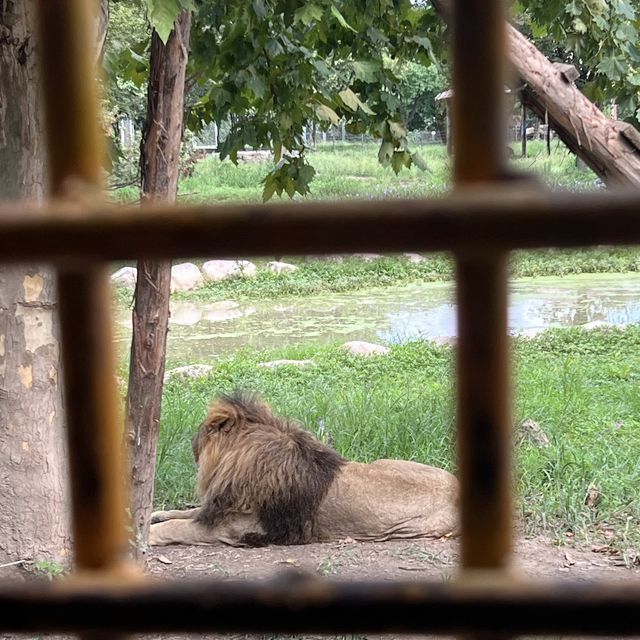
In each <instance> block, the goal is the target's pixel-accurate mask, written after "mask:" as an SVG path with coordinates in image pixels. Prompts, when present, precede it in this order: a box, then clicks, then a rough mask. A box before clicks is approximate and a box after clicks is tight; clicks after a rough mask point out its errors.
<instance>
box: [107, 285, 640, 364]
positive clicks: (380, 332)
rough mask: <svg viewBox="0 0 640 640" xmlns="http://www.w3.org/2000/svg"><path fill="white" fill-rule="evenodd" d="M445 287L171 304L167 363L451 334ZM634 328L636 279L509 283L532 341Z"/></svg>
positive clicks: (638, 306) (120, 323) (125, 314)
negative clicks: (570, 330) (558, 330)
mask: <svg viewBox="0 0 640 640" xmlns="http://www.w3.org/2000/svg"><path fill="white" fill-rule="evenodd" d="M453 293H454V292H453V285H452V283H418V284H411V285H407V286H399V287H392V288H383V289H369V290H364V291H355V292H350V293H336V294H327V295H323V296H321V297H320V296H319V297H312V298H302V299H295V298H292V299H286V300H285V299H283V300H268V301H264V302H263V301H252V302H242V303H236V302H233V301H224V302H218V303H199V302H185V301H173V302H172V304H171V325H170V332H169V344H168V357H169V358H170V359H171V360H173V361H184V362H197V361H202V360H205V361H207V360H211V359H212V358H216V357H221V356H224V355H227V354H230V353H232V352H233V351H235V350H236V349H239V348H242V347H253V348H256V349H267V348H274V347H283V346H287V345H294V344H299V343H315V344H330V343H335V342H337V341H340V342H343V341H344V342H346V341H348V340H367V341H371V342H378V343H384V344H390V343H397V342H404V341H407V340H413V339H441V340H444V339H448V338H451V337H454V336H455V335H456V318H455V304H454V302H453ZM130 316H131V313H130V311H128V310H123V311H120V312H119V313H118V314H117V318H116V341H117V343H118V347H119V349H120V352H121V353H122V354H124V353H125V352H126V351H127V349H128V342H129V339H130V335H131V320H130ZM637 322H640V274H597V275H594V274H586V275H578V276H575V275H572V276H567V277H549V278H535V279H524V280H514V281H512V282H511V284H510V301H509V327H510V330H511V332H512V333H520V334H525V335H535V334H536V333H539V332H540V331H543V330H544V329H546V328H549V327H569V326H579V325H581V326H585V327H593V326H599V325H601V324H606V325H612V326H625V325H627V324H633V323H637Z"/></svg>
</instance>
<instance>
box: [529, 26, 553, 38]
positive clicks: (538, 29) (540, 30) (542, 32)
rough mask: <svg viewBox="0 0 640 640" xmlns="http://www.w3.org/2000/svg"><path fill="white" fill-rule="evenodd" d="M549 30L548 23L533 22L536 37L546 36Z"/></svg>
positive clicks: (533, 31) (532, 28)
mask: <svg viewBox="0 0 640 640" xmlns="http://www.w3.org/2000/svg"><path fill="white" fill-rule="evenodd" d="M548 32H549V31H548V29H547V25H546V24H537V23H536V22H532V23H531V34H532V35H533V37H534V38H545V37H546V36H547V34H548Z"/></svg>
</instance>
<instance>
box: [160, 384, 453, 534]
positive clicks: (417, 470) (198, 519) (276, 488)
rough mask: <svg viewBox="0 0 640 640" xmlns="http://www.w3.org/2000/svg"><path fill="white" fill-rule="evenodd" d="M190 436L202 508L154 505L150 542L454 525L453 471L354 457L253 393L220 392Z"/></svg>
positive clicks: (449, 528)
mask: <svg viewBox="0 0 640 640" xmlns="http://www.w3.org/2000/svg"><path fill="white" fill-rule="evenodd" d="M192 444H193V453H194V456H195V459H196V463H197V464H198V479H197V485H198V492H199V495H200V498H201V501H202V506H201V507H199V508H196V509H190V510H187V511H159V512H156V513H154V514H153V516H152V520H151V521H152V523H153V524H152V525H151V531H150V535H149V542H150V544H152V545H166V544H216V543H226V544H230V545H235V546H239V545H246V546H260V545H267V544H281V545H284V544H305V543H309V542H331V541H337V540H341V539H344V538H348V537H349V538H353V539H354V540H371V541H382V540H390V539H394V538H431V537H440V536H444V535H447V534H451V533H454V532H455V530H456V528H457V501H458V482H457V480H456V478H455V477H454V476H453V475H451V474H450V473H448V472H447V471H443V470H442V469H436V468H434V467H429V466H426V465H423V464H419V463H417V462H408V461H403V460H376V461H375V462H372V463H370V464H363V463H360V462H348V461H347V460H345V459H344V458H343V457H342V456H340V455H339V454H338V453H336V452H335V451H334V450H333V449H331V448H330V447H328V446H326V445H325V444H323V443H322V442H320V441H319V440H317V439H316V438H315V437H314V436H313V435H312V434H311V433H309V432H308V431H306V430H305V429H303V428H301V427H300V426H299V425H298V424H296V423H295V422H292V421H289V420H285V419H282V418H278V417H276V416H274V415H273V413H272V412H271V409H270V408H269V407H268V406H267V405H265V404H263V403H261V402H259V401H258V400H256V399H255V398H253V397H249V396H246V395H242V394H235V395H233V396H222V397H221V398H220V399H218V400H216V401H215V402H214V403H213V404H212V406H211V409H210V410H209V414H208V415H207V417H206V419H205V421H204V422H203V423H202V424H201V425H200V427H199V429H198V431H197V433H196V434H195V436H194V438H193V442H192Z"/></svg>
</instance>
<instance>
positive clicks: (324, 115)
mask: <svg viewBox="0 0 640 640" xmlns="http://www.w3.org/2000/svg"><path fill="white" fill-rule="evenodd" d="M313 108H314V110H315V112H316V115H317V116H318V118H320V119H321V120H325V121H326V122H330V123H331V124H334V125H335V124H338V123H339V122H340V118H339V117H338V114H337V113H336V112H335V111H334V110H333V109H332V108H331V107H328V106H327V105H326V104H322V103H321V102H316V103H315V104H314V105H313Z"/></svg>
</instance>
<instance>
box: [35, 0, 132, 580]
mask: <svg viewBox="0 0 640 640" xmlns="http://www.w3.org/2000/svg"><path fill="white" fill-rule="evenodd" d="M90 5H91V3H90V2H87V1H86V0H39V2H38V7H39V20H40V37H41V56H42V57H41V59H42V64H43V81H44V94H45V109H46V116H47V119H46V120H47V140H48V153H49V175H50V183H51V184H50V191H51V193H53V194H54V195H60V196H62V195H65V196H69V197H76V198H80V199H83V198H87V197H99V195H98V194H99V190H100V174H101V166H100V154H101V145H100V134H99V129H98V125H99V117H98V110H97V101H96V89H95V78H94V74H95V69H94V60H95V55H94V53H93V52H94V49H95V46H96V44H95V43H94V42H92V40H91V36H92V34H94V29H93V27H92V22H91V16H90V14H89V8H90ZM58 282H59V303H60V319H61V333H62V347H63V353H62V356H63V357H62V361H63V373H64V381H65V412H66V420H67V431H68V442H69V458H70V474H71V495H72V501H73V537H74V553H75V562H76V566H77V567H78V568H80V569H105V568H109V567H113V566H114V565H115V564H117V563H119V561H120V560H121V559H122V558H123V556H124V554H125V553H126V551H127V544H128V541H127V535H126V529H125V499H124V496H125V492H124V473H123V464H122V455H121V433H120V431H121V429H120V425H119V420H118V416H117V410H116V407H117V404H116V388H115V380H114V376H113V372H114V367H113V365H114V358H113V353H112V349H113V347H112V340H111V319H110V309H111V305H110V296H109V291H108V285H107V280H106V274H105V273H104V270H103V267H102V265H99V264H96V263H95V262H94V261H93V260H92V259H91V256H87V259H86V260H85V261H81V262H76V263H73V264H71V265H70V266H69V267H67V268H65V269H64V270H61V272H60V273H59V281H58Z"/></svg>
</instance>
